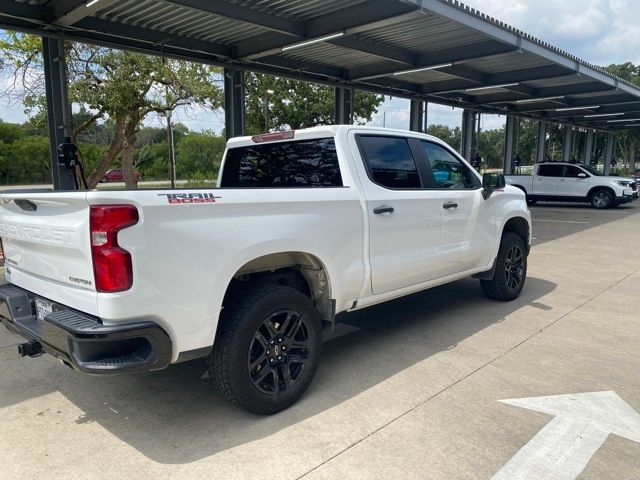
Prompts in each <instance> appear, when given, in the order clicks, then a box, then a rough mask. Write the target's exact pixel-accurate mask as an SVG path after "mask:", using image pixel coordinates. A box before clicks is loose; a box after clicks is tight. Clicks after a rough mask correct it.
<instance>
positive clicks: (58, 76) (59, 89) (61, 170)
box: [42, 37, 76, 190]
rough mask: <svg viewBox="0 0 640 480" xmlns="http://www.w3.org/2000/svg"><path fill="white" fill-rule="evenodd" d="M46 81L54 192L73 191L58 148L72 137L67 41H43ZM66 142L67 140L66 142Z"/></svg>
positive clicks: (70, 172)
mask: <svg viewBox="0 0 640 480" xmlns="http://www.w3.org/2000/svg"><path fill="white" fill-rule="evenodd" d="M42 57H43V59H44V79H45V89H46V94H47V122H48V125H49V151H50V155H51V177H52V180H53V188H54V190H74V189H75V188H76V185H75V178H74V172H73V170H72V169H71V168H68V167H65V166H64V164H61V163H60V161H59V157H58V145H60V144H61V143H64V142H69V141H70V137H71V112H70V107H69V100H68V98H69V97H68V95H67V69H66V63H65V55H64V41H62V40H58V39H53V38H47V37H42ZM65 139H66V140H65Z"/></svg>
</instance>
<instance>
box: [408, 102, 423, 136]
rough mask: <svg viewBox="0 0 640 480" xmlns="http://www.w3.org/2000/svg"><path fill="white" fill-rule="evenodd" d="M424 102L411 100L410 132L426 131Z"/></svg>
mask: <svg viewBox="0 0 640 480" xmlns="http://www.w3.org/2000/svg"><path fill="white" fill-rule="evenodd" d="M423 120H424V102H422V101H420V100H411V107H410V110H409V130H411V131H412V132H423V131H424V125H423Z"/></svg>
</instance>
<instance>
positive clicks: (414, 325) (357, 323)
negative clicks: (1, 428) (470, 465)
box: [0, 277, 556, 464]
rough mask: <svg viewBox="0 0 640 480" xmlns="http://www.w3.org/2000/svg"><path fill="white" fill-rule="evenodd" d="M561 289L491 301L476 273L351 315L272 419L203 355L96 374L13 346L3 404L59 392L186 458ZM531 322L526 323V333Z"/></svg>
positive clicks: (343, 392)
mask: <svg viewBox="0 0 640 480" xmlns="http://www.w3.org/2000/svg"><path fill="white" fill-rule="evenodd" d="M555 288H556V285H555V284H553V283H551V282H549V281H546V280H543V279H539V278H531V277H529V278H528V279H527V284H526V286H525V290H524V291H523V293H522V295H521V297H520V298H518V299H517V300H515V301H513V302H508V303H501V302H493V301H490V300H487V299H486V298H485V297H484V296H483V294H482V292H481V291H480V288H479V287H478V285H477V281H476V280H473V279H465V280H461V281H458V282H455V283H452V284H449V285H444V286H441V287H438V288H434V289H431V290H427V291H424V292H421V293H417V294H414V295H410V296H408V297H405V298H402V299H398V300H394V301H392V302H388V303H385V304H381V305H379V306H374V307H370V308H368V309H364V310H362V311H358V312H353V313H350V314H343V315H341V316H340V321H341V322H343V323H342V325H341V326H339V328H338V329H337V334H335V335H334V336H333V337H332V338H329V339H327V340H326V342H325V345H324V352H323V360H322V363H321V366H320V368H319V370H318V374H317V376H316V378H315V380H314V382H313V384H312V386H311V387H310V389H309V391H308V392H307V393H306V395H305V396H304V397H303V398H302V399H301V401H299V402H298V403H297V404H296V405H294V406H293V407H291V408H290V409H288V410H286V411H284V412H281V413H279V414H277V415H274V416H271V417H260V416H255V415H252V414H249V413H246V412H244V411H241V410H239V409H237V408H234V407H232V406H229V405H227V404H226V403H225V402H224V401H223V400H222V399H221V398H220V397H219V396H218V395H217V394H216V392H215V391H214V389H213V388H212V386H211V385H210V383H209V381H208V380H206V379H202V376H203V373H204V370H205V368H204V362H203V361H193V362H189V363H184V364H178V365H174V366H172V367H170V368H168V369H166V370H164V371H160V372H154V373H148V374H139V375H130V376H119V377H90V376H86V375H79V374H77V373H75V372H72V371H68V370H64V369H62V367H61V366H60V365H59V364H58V363H57V362H55V361H54V360H52V359H51V358H50V357H43V358H42V359H38V360H19V359H17V358H16V357H17V354H16V353H15V352H14V351H13V350H12V351H11V353H10V354H9V353H8V350H7V349H6V348H3V349H0V354H1V355H2V356H3V357H4V358H5V359H6V360H5V361H10V362H11V363H14V364H15V368H13V366H12V365H9V367H11V368H5V369H3V372H2V373H0V382H1V383H2V385H3V389H2V390H3V393H2V396H1V398H0V407H5V406H7V405H12V404H15V403H19V402H22V401H24V400H27V399H29V398H34V397H37V396H41V395H45V394H48V393H51V392H56V391H57V392H60V393H61V394H62V395H64V396H65V397H66V398H67V399H68V400H70V401H71V402H72V403H73V404H74V405H75V406H77V407H78V408H79V409H80V410H82V411H83V412H84V414H82V415H81V416H79V417H78V418H77V419H76V422H77V423H79V424H85V423H91V422H97V423H98V424H99V425H100V426H102V427H103V428H105V429H106V430H108V431H109V432H110V433H111V434H113V435H115V436H116V437H117V438H118V439H120V440H122V441H123V442H126V443H128V444H129V445H130V446H132V447H133V448H135V449H136V450H138V451H139V452H140V453H142V454H143V455H145V456H146V457H148V458H149V459H151V460H153V461H155V462H159V463H163V464H186V463H190V462H194V461H197V460H200V459H203V458H206V457H209V456H211V455H214V454H216V453H218V452H222V451H225V450H228V449H231V448H233V447H235V446H240V445H243V444H246V443H249V442H253V441H256V440H259V439H262V438H265V437H268V436H270V435H273V434H275V433H277V432H279V431H281V430H283V429H286V428H288V427H291V426H293V425H295V424H297V423H299V422H302V421H304V420H306V419H308V418H310V417H313V416H315V415H317V414H319V413H322V412H324V411H326V410H329V409H331V408H333V407H335V406H337V405H339V404H341V403H342V402H345V401H346V400H348V399H350V398H351V397H354V396H356V395H358V394H360V393H361V392H364V391H366V390H367V389H369V388H371V387H374V386H375V385H377V384H379V383H380V382H383V381H384V380H386V379H389V378H390V377H392V376H394V375H396V374H397V373H399V372H402V371H403V370H405V369H407V368H409V367H411V366H413V365H415V364H416V363H419V362H423V361H425V360H427V361H428V359H429V358H430V357H432V356H433V355H435V354H437V353H439V352H443V351H447V350H451V349H455V348H456V346H457V345H458V344H459V343H461V342H463V341H464V340H465V339H468V338H469V337H471V336H473V335H476V334H477V333H479V332H481V331H482V330H484V329H486V328H487V327H489V326H491V325H493V324H496V323H499V322H501V321H502V320H503V319H504V318H505V317H506V316H508V315H509V314H511V313H513V312H515V311H516V310H518V309H520V308H523V307H533V308H537V309H542V310H545V309H549V308H550V307H547V306H546V305H544V304H542V303H540V302H538V300H539V299H540V298H542V297H544V296H545V295H547V294H548V293H550V292H551V291H553V290H554V289H555ZM522 321H523V322H524V321H525V320H522ZM527 328H528V329H529V330H530V326H527V325H525V324H523V326H522V330H524V331H525V333H526V332H527V331H529V330H527ZM518 330H520V326H518ZM520 333H522V332H520ZM2 338H3V339H4V338H6V337H2ZM497 342H498V344H497V345H496V346H494V348H497V349H499V350H500V352H502V351H506V350H508V349H509V348H510V347H511V346H512V345H511V344H510V343H509V342H508V341H507V340H504V339H498V340H497ZM500 342H502V343H500ZM460 355H464V352H463V351H461V353H460ZM496 355H497V354H496ZM7 356H10V357H12V358H10V359H9V358H7ZM434 361H435V360H434ZM18 362H25V363H18ZM18 371H19V372H20V375H16V372H18ZM10 372H13V373H12V374H11V373H10ZM443 375H446V376H447V377H448V376H451V383H453V382H454V381H455V380H456V378H455V373H454V372H443ZM16 377H19V378H16ZM425 381H426V382H428V379H425ZM447 381H448V380H447ZM362 415H367V412H366V411H363V412H362Z"/></svg>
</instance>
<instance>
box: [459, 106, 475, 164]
mask: <svg viewBox="0 0 640 480" xmlns="http://www.w3.org/2000/svg"><path fill="white" fill-rule="evenodd" d="M475 130H476V114H475V112H474V111H473V110H467V109H464V110H463V111H462V135H461V136H460V155H462V156H463V157H464V159H465V160H466V161H467V162H470V161H471V153H472V149H473V135H474V132H475Z"/></svg>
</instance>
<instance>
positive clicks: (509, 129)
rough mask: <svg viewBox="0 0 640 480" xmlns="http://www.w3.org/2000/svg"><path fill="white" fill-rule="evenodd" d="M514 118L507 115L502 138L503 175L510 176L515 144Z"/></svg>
mask: <svg viewBox="0 0 640 480" xmlns="http://www.w3.org/2000/svg"><path fill="white" fill-rule="evenodd" d="M515 126H516V117H514V116H513V115H507V123H506V124H505V129H504V133H505V138H504V168H503V171H504V173H505V175H511V174H512V173H513V158H514V156H515V155H514V151H513V147H514V143H515V130H516V128H515Z"/></svg>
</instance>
